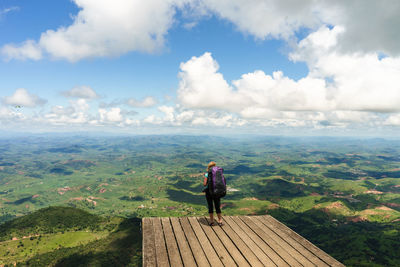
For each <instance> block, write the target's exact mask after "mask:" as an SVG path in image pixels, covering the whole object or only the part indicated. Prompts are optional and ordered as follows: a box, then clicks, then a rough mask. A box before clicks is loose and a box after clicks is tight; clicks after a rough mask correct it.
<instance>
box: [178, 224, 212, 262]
mask: <svg viewBox="0 0 400 267" xmlns="http://www.w3.org/2000/svg"><path fill="white" fill-rule="evenodd" d="M179 221H180V223H181V226H182V229H183V232H184V233H185V236H186V239H187V241H188V243H189V246H190V249H191V250H192V253H193V256H194V259H195V260H196V263H197V265H198V266H210V263H209V262H208V260H207V257H206V255H205V254H204V251H203V249H202V247H201V245H200V243H199V240H197V237H196V235H195V233H194V232H193V229H192V226H191V225H190V223H189V221H188V219H187V218H179Z"/></svg>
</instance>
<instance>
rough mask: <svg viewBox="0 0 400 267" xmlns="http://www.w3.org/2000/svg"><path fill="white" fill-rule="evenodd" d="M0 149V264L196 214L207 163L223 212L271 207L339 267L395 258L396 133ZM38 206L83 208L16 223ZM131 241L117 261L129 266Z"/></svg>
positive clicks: (399, 175) (56, 140)
mask: <svg viewBox="0 0 400 267" xmlns="http://www.w3.org/2000/svg"><path fill="white" fill-rule="evenodd" d="M0 153H1V154H0V222H3V223H4V224H3V225H2V226H0V240H2V241H1V243H0V264H2V263H5V261H6V260H8V261H9V262H26V261H27V260H30V264H33V262H39V261H40V260H44V259H51V258H52V257H53V258H54V259H57V260H58V261H55V260H53V262H52V264H56V263H57V262H62V259H65V260H66V262H68V260H70V261H73V260H77V259H78V258H79V257H81V258H80V260H81V261H83V259H88V260H92V261H93V260H94V257H93V255H95V254H96V253H103V252H104V253H105V254H107V253H111V254H112V255H114V256H112V257H111V258H118V251H112V250H110V247H108V245H107V244H108V243H107V242H106V240H107V239H108V237H109V236H110V235H114V236H115V235H116V233H117V232H116V229H118V225H120V224H121V223H123V222H124V220H126V218H141V217H144V216H197V215H206V214H207V209H206V206H205V205H206V202H205V198H204V196H203V194H202V193H201V191H202V189H203V186H202V180H203V173H204V172H205V168H206V165H207V163H208V162H209V161H211V160H213V161H216V162H217V164H218V165H219V166H222V167H223V168H224V173H225V177H226V178H227V181H228V186H229V190H228V194H227V196H226V197H225V198H224V199H223V202H222V203H223V212H224V213H225V214H230V215H252V214H267V213H268V214H271V215H273V216H274V217H276V218H277V219H278V220H280V221H282V222H284V223H286V224H287V225H288V226H290V227H291V228H293V229H295V230H296V231H297V232H299V233H300V234H301V235H303V236H305V237H306V238H307V239H309V240H311V241H312V242H314V243H315V244H316V245H318V246H319V247H321V248H322V249H323V250H325V251H326V252H328V253H330V254H331V255H333V256H334V257H335V258H337V259H338V260H340V261H342V262H343V263H345V264H346V265H349V266H352V265H353V266H362V265H369V264H376V265H378V266H379V265H380V266H396V265H400V250H399V247H400V246H399V245H400V244H399V243H400V242H399V241H398V240H400V234H399V229H400V141H396V140H385V139H362V140H360V139H355V138H352V139H351V138H328V137H313V138H311V137H309V138H305V137H304V138H288V137H287V138H280V137H251V138H250V137H248V138H222V137H210V136H135V137H87V136H62V137H60V136H51V135H50V136H46V135H43V136H31V137H25V138H10V139H1V140H0ZM49 206H64V207H71V208H79V209H80V210H83V211H88V212H89V213H88V214H91V215H90V216H89V215H87V214H80V213H79V212H78V211H76V210H75V209H74V210H73V211H71V212H72V213H73V214H75V215H74V216H75V217H73V216H72V217H71V216H68V217H69V218H73V219H71V221H70V222H68V224H62V223H60V222H59V221H57V220H56V219H55V221H51V222H50V224H49V225H50V226H49V225H48V226H46V224H43V222H45V221H46V220H47V219H45V218H46V216H45V217H43V216H42V217H41V215H40V213H39V214H36V215H35V218H37V222H36V221H35V224H34V225H37V226H36V228H29V227H26V224H25V223H24V219H23V218H30V217H27V216H23V215H28V214H32V212H34V211H37V210H39V209H42V208H46V207H49ZM75 211H76V212H75ZM54 212H55V211H54ZM21 216H22V217H21ZM28 216H29V215H28ZM91 216H96V217H91ZM52 217H54V218H65V217H62V216H61V215H60V214H58V213H57V212H56V213H55V214H54V216H52ZM15 218H18V219H15ZM47 218H49V217H48V216H47ZM80 218H91V220H89V221H87V220H84V221H80ZM13 219H14V220H13ZM49 220H50V219H49ZM63 220H65V219H63ZM25 221H31V219H25ZM86 221H87V222H86ZM74 222H75V223H74ZM12 223H15V226H12ZM24 225H25V226H24ZM60 225H61V226H60ZM46 227H47V228H46ZM5 229H6V230H5ZM38 229H40V230H41V231H42V234H41V235H40V236H41V241H40V242H39V244H40V245H39V244H38V243H37V242H38V236H37V235H38ZM66 229H67V230H66ZM135 229H136V228H135ZM131 230H132V229H131ZM51 231H52V232H51ZM63 231H64V232H63ZM132 231H133V230H132ZM135 231H136V232H137V233H136V232H135V234H137V236H138V238H139V239H140V235H141V234H140V231H139V230H138V229H136V230H135ZM132 234H134V233H132ZM23 236H31V237H28V238H23ZM13 237H15V238H18V240H14V241H11V239H12V238H13ZM21 238H23V239H21ZM31 239H32V240H31ZM35 242H36V243H35ZM96 242H97V243H99V242H100V243H101V244H102V245H99V244H98V245H94V244H96ZM140 242H141V241H140V240H137V243H135V244H136V245H137V247H134V248H131V249H132V251H134V252H132V253H131V254H129V255H131V258H129V259H127V258H124V259H123V262H125V263H126V264H137V263H138V262H140V253H139V252H138V251H140ZM21 244H22V245H21ZM34 244H36V245H34ZM78 248H81V250H80V249H78ZM82 248H84V249H82ZM101 249H103V250H104V251H101ZM80 251H82V253H80ZM90 253H92V254H90ZM51 255H53V256H51ZM55 255H58V256H55ZM85 255H86V256H85ZM91 255H92V256H91ZM107 255H108V254H107ZM41 257H42V258H41ZM97 258H99V259H104V258H105V257H101V256H98V257H97ZM104 260H105V259H104ZM93 262H94V261H93ZM60 264H61V263H60ZM93 264H95V263H93ZM96 264H100V263H99V262H97V263H96ZM64 266H65V265H64Z"/></svg>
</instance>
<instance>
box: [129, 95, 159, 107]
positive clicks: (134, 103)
mask: <svg viewBox="0 0 400 267" xmlns="http://www.w3.org/2000/svg"><path fill="white" fill-rule="evenodd" d="M126 103H127V104H128V105H129V106H131V107H136V108H149V107H153V106H155V105H156V104H157V100H156V99H155V98H154V97H151V96H147V97H145V98H144V99H143V100H142V101H140V100H137V99H136V98H133V97H132V98H130V99H128V100H127V102H126Z"/></svg>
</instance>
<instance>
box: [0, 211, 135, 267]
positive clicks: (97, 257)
mask: <svg viewBox="0 0 400 267" xmlns="http://www.w3.org/2000/svg"><path fill="white" fill-rule="evenodd" d="M0 233H1V236H2V238H3V240H5V241H3V242H0V264H14V263H18V265H19V266H24V265H29V266H48V265H51V266H79V265H81V266H87V265H100V266H105V265H117V266H126V265H128V264H131V263H132V264H133V265H138V264H139V263H140V253H141V252H140V249H141V233H140V220H139V219H122V218H108V219H106V218H102V217H99V216H97V215H93V214H90V213H88V212H85V211H83V210H80V209H76V208H70V207H49V208H45V209H41V210H39V211H36V212H34V213H32V214H29V215H26V216H23V217H20V218H17V219H14V220H12V221H9V222H7V223H5V224H2V225H0ZM10 236H12V237H14V239H16V238H18V240H10V239H7V238H8V237H10Z"/></svg>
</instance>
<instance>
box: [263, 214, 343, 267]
mask: <svg viewBox="0 0 400 267" xmlns="http://www.w3.org/2000/svg"><path fill="white" fill-rule="evenodd" d="M265 216H268V217H269V218H270V219H271V220H270V221H271V223H274V224H275V225H276V226H277V227H280V229H281V230H282V231H284V232H285V233H286V234H288V235H289V236H290V237H291V238H293V239H294V240H296V241H297V242H299V243H300V244H301V245H303V246H304V247H305V248H307V249H308V250H309V251H311V252H312V253H313V254H314V255H316V256H317V257H318V258H320V259H321V260H323V261H324V262H326V263H327V264H328V265H330V266H341V267H343V266H344V265H343V264H342V263H340V262H339V261H337V260H336V259H334V258H332V257H331V256H330V255H329V254H327V253H326V252H324V251H323V250H322V249H320V248H318V247H316V246H315V245H314V244H312V243H311V242H310V241H308V240H307V239H305V238H304V237H302V236H301V235H299V234H298V233H296V232H295V231H293V230H292V229H290V228H289V227H287V226H286V225H284V224H283V223H281V222H279V221H278V220H277V219H275V218H274V217H272V216H269V215H265Z"/></svg>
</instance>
